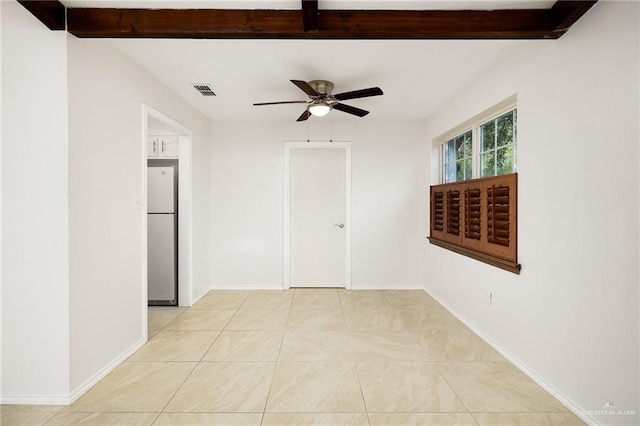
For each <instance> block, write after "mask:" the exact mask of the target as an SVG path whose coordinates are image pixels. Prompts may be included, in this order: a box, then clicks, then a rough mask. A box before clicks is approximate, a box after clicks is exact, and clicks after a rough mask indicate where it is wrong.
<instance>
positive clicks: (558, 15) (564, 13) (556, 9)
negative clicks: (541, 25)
mask: <svg viewBox="0 0 640 426" xmlns="http://www.w3.org/2000/svg"><path fill="white" fill-rule="evenodd" d="M597 2H598V1H597V0H595V1H569V0H563V1H557V2H555V4H554V5H553V7H551V9H550V14H551V19H552V26H553V27H554V31H562V33H563V34H564V33H565V32H567V31H568V30H569V28H571V26H572V25H573V24H575V23H576V22H577V21H578V19H580V18H582V15H584V14H585V13H587V11H588V10H589V9H591V7H593V5H594V4H596V3H597Z"/></svg>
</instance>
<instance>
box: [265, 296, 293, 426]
mask: <svg viewBox="0 0 640 426" xmlns="http://www.w3.org/2000/svg"><path fill="white" fill-rule="evenodd" d="M294 294H295V293H294ZM292 305H293V297H292V298H291V304H290V305H289V312H288V313H287V320H286V321H285V325H284V329H283V330H282V339H280V348H279V349H278V356H277V357H276V362H275V363H274V366H273V373H272V375H271V383H269V391H268V392H267V398H266V399H265V401H264V408H263V409H262V417H260V425H262V424H263V423H264V416H265V414H266V412H267V404H269V397H270V396H271V389H272V388H273V382H274V380H275V378H276V370H277V369H278V363H279V362H280V353H281V352H282V346H283V345H284V337H285V336H286V334H287V323H288V321H289V316H290V315H291V307H292Z"/></svg>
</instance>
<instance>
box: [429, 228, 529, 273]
mask: <svg viewBox="0 0 640 426" xmlns="http://www.w3.org/2000/svg"><path fill="white" fill-rule="evenodd" d="M427 239H428V240H429V242H430V243H431V244H433V245H436V246H438V247H442V248H444V249H447V250H451V251H453V252H456V253H458V254H461V255H463V256H467V257H470V258H472V259H475V260H479V261H480V262H484V263H487V264H489V265H492V266H496V267H498V268H501V269H504V270H505V271H509V272H512V273H514V274H517V275H519V274H520V269H521V265H520V264H519V263H514V262H510V261H508V260H504V259H501V258H499V257H495V256H491V255H488V254H484V253H480V252H477V251H475V250H470V249H468V248H465V247H460V246H458V245H455V244H451V243H448V242H446V241H442V240H439V239H437V238H433V237H427Z"/></svg>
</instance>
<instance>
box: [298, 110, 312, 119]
mask: <svg viewBox="0 0 640 426" xmlns="http://www.w3.org/2000/svg"><path fill="white" fill-rule="evenodd" d="M309 117H311V113H310V112H309V110H308V109H305V110H304V112H303V113H302V115H301V116H300V117H298V119H297V120H296V121H305V120H308V119H309Z"/></svg>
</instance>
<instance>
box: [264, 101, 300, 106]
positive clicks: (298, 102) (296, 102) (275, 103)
mask: <svg viewBox="0 0 640 426" xmlns="http://www.w3.org/2000/svg"><path fill="white" fill-rule="evenodd" d="M306 103H307V101H282V102H258V103H255V104H253V106H263V105H280V104H306Z"/></svg>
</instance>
